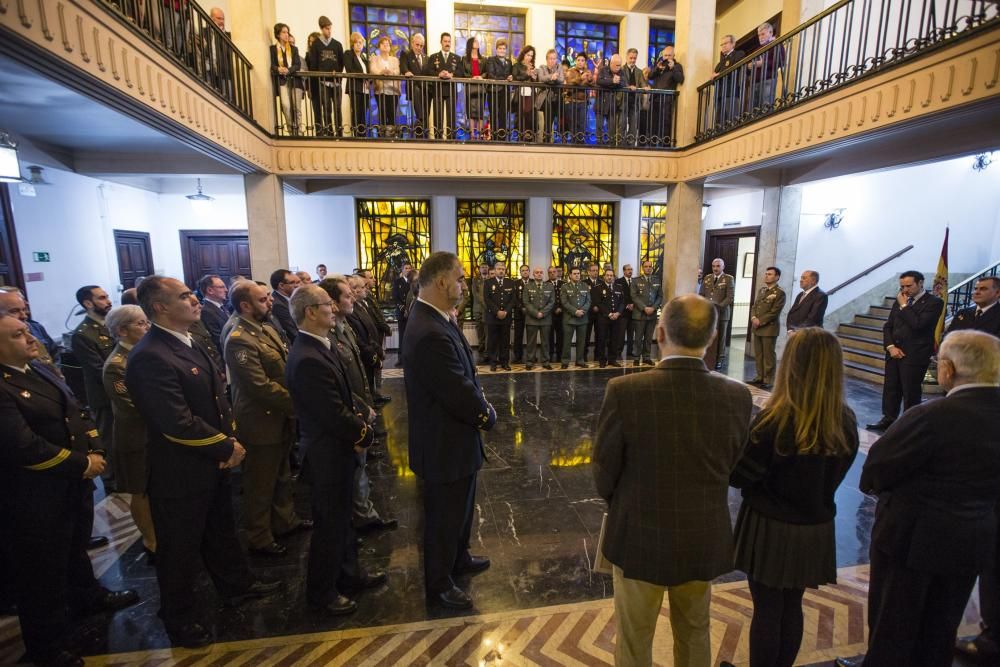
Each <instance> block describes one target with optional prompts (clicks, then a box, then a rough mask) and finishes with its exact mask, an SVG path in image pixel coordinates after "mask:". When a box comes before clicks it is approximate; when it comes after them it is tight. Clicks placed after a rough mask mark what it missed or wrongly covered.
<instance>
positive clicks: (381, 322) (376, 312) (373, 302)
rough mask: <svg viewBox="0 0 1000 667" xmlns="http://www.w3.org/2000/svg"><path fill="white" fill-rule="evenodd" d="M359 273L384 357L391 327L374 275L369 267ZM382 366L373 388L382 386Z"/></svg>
mask: <svg viewBox="0 0 1000 667" xmlns="http://www.w3.org/2000/svg"><path fill="white" fill-rule="evenodd" d="M361 275H362V276H363V277H364V279H365V283H366V285H367V287H368V296H367V297H365V305H366V306H367V307H368V313H369V314H370V315H371V316H372V320H374V321H375V326H376V327H378V331H379V342H378V345H379V349H380V350H382V359H383V360H384V359H385V339H386V338H388V337H389V336H391V335H392V327H390V326H389V323H388V322H386V319H385V313H383V312H382V306H381V304H380V303H379V301H378V294H377V292H376V289H377V287H378V285H377V283H376V282H375V276H374V274H373V273H372V272H371V271H370V270H369V269H363V270H362V271H361ZM382 368H383V364H379V367H378V370H377V371H376V372H375V389H376V390H378V389H379V388H380V387H381V386H382Z"/></svg>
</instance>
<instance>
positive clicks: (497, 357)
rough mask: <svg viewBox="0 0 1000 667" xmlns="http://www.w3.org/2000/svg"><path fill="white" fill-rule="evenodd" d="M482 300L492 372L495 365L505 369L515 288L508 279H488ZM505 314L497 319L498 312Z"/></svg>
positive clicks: (514, 301)
mask: <svg viewBox="0 0 1000 667" xmlns="http://www.w3.org/2000/svg"><path fill="white" fill-rule="evenodd" d="M483 299H484V301H485V302H486V328H487V331H486V340H487V341H489V345H490V348H489V354H490V360H491V364H492V366H491V368H492V370H496V367H497V365H498V364H499V365H500V366H503V367H505V368H507V367H509V365H510V321H511V315H512V314H513V312H514V308H516V307H517V303H518V302H517V286H516V285H515V284H514V281H513V280H511V279H510V278H490V279H489V280H487V281H486V285H485V286H484V287H483ZM501 310H502V311H504V312H506V313H507V314H506V315H505V316H504V318H503V319H500V318H499V317H497V313H498V312H499V311H501Z"/></svg>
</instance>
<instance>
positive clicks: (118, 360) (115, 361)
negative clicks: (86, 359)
mask: <svg viewBox="0 0 1000 667" xmlns="http://www.w3.org/2000/svg"><path fill="white" fill-rule="evenodd" d="M124 360H125V358H124V357H122V355H120V354H116V355H115V356H113V357H111V363H113V364H120V363H121V362H123V361H124Z"/></svg>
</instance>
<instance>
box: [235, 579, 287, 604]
mask: <svg viewBox="0 0 1000 667" xmlns="http://www.w3.org/2000/svg"><path fill="white" fill-rule="evenodd" d="M279 588H281V582H280V581H277V580H275V581H264V580H262V579H258V580H256V581H255V582H253V583H252V584H250V588H248V589H246V590H245V591H243V592H242V593H239V594H237V595H231V596H229V597H228V598H226V599H225V600H223V604H224V605H225V606H226V607H239V606H240V605H241V604H243V603H244V602H246V601H247V600H253V599H255V598H266V597H267V596H269V595H271V594H273V593H275V592H277V590H278V589H279Z"/></svg>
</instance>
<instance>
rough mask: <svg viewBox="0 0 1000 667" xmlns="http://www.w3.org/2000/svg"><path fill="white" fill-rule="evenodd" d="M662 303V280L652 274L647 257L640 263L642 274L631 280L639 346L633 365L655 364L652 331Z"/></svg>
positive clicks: (634, 318) (651, 267)
mask: <svg viewBox="0 0 1000 667" xmlns="http://www.w3.org/2000/svg"><path fill="white" fill-rule="evenodd" d="M662 303H663V281H662V280H661V279H660V277H659V276H654V275H653V263H652V262H651V261H649V260H648V259H647V260H646V261H644V262H643V263H642V275H641V276H639V277H638V278H636V279H635V280H633V281H632V304H633V306H634V307H633V309H632V322H633V323H634V324H635V338H636V342H637V345H638V347H639V357H638V359H636V362H635V365H636V366H638V365H639V364H646V365H648V366H653V365H655V364H654V363H653V358H652V356H651V351H650V348H651V347H652V343H653V342H654V339H653V336H654V334H653V332H654V331H655V329H656V310H657V309H658V308H659V307H660V304H662Z"/></svg>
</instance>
